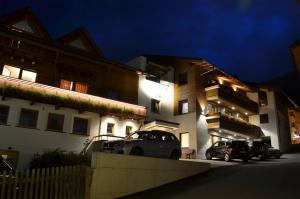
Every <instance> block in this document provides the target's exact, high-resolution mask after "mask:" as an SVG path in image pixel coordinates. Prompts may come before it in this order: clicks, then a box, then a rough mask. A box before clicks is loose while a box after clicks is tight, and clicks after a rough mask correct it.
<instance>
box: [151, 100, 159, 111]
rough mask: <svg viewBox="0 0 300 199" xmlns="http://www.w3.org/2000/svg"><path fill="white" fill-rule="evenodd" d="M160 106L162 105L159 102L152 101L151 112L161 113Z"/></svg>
mask: <svg viewBox="0 0 300 199" xmlns="http://www.w3.org/2000/svg"><path fill="white" fill-rule="evenodd" d="M159 104H160V101H159V100H156V99H152V100H151V112H153V113H159Z"/></svg>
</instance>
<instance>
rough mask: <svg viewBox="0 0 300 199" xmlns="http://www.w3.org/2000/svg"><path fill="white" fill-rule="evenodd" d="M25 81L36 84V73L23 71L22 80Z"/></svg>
mask: <svg viewBox="0 0 300 199" xmlns="http://www.w3.org/2000/svg"><path fill="white" fill-rule="evenodd" d="M21 79H23V80H27V81H31V82H35V80H36V73H35V72H31V71H27V70H23V71H22V78H21Z"/></svg>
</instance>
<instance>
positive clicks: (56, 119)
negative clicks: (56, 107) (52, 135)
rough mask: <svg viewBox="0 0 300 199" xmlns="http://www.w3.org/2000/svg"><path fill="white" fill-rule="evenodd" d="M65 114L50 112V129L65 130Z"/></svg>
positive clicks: (48, 127) (48, 126)
mask: <svg viewBox="0 0 300 199" xmlns="http://www.w3.org/2000/svg"><path fill="white" fill-rule="evenodd" d="M63 126H64V115H60V114H54V113H49V115H48V125H47V129H48V130H54V131H63Z"/></svg>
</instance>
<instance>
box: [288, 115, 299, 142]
mask: <svg viewBox="0 0 300 199" xmlns="http://www.w3.org/2000/svg"><path fill="white" fill-rule="evenodd" d="M289 123H290V133H291V141H292V144H300V111H296V110H294V109H289Z"/></svg>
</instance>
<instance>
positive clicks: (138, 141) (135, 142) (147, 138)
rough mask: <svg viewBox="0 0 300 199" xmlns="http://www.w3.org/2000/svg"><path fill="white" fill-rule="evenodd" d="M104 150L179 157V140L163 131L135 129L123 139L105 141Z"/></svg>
mask: <svg viewBox="0 0 300 199" xmlns="http://www.w3.org/2000/svg"><path fill="white" fill-rule="evenodd" d="M102 151H104V152H111V153H118V154H127V155H137V156H149V157H159V158H170V159H174V160H178V159H179V158H180V157H181V147H180V142H179V140H178V139H177V138H176V136H175V135H173V134H172V133H169V132H165V131H158V130H152V131H137V132H134V133H132V134H131V135H129V136H127V137H125V138H124V139H123V140H114V141H105V142H104V143H103V149H102Z"/></svg>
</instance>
